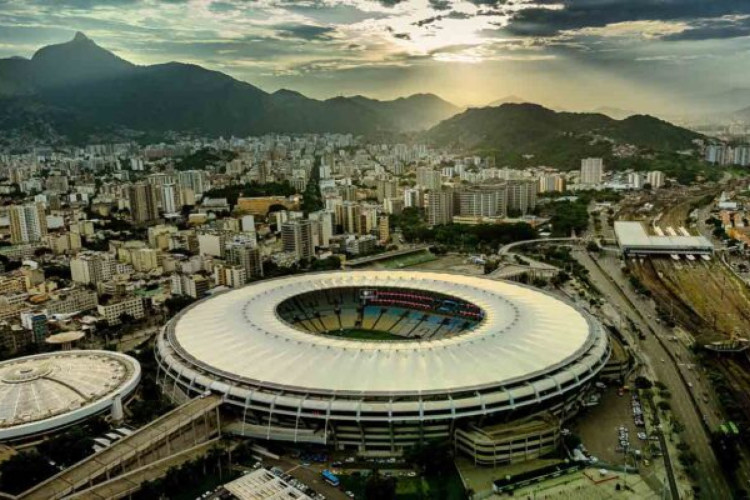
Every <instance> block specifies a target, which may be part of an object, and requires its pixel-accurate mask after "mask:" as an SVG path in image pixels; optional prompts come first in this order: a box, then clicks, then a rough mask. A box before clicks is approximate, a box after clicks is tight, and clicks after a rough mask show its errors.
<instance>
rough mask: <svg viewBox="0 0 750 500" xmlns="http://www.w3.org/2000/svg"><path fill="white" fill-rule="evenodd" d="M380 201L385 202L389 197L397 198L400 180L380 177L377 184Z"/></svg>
mask: <svg viewBox="0 0 750 500" xmlns="http://www.w3.org/2000/svg"><path fill="white" fill-rule="evenodd" d="M377 195H378V202H380V203H383V200H385V199H387V198H395V197H396V196H397V195H398V181H396V180H390V179H380V180H378V184H377Z"/></svg>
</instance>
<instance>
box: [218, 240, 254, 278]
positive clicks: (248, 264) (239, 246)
mask: <svg viewBox="0 0 750 500" xmlns="http://www.w3.org/2000/svg"><path fill="white" fill-rule="evenodd" d="M226 260H227V262H228V263H230V264H233V265H238V266H241V267H242V268H243V269H244V270H245V276H246V277H247V278H248V279H249V278H260V277H262V276H263V260H262V258H261V254H260V248H258V247H257V245H256V244H255V242H254V241H251V240H246V239H243V238H236V239H235V240H234V241H231V242H229V243H227V246H226Z"/></svg>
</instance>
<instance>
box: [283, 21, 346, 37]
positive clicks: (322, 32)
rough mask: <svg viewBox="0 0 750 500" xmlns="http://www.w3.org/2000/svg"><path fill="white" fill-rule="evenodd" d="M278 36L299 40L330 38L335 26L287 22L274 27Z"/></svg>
mask: <svg viewBox="0 0 750 500" xmlns="http://www.w3.org/2000/svg"><path fill="white" fill-rule="evenodd" d="M275 29H276V31H277V33H278V34H279V36H282V37H285V38H299V39H300V40H330V39H331V38H332V37H331V35H332V34H333V32H335V31H336V29H335V28H332V27H330V26H315V25H312V24H288V25H280V26H276V27H275Z"/></svg>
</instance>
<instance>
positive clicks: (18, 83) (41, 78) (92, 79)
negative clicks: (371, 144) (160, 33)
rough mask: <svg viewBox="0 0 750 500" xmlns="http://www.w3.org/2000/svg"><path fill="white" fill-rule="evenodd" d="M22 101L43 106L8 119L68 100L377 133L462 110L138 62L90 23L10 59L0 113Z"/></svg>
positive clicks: (179, 118)
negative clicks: (106, 44) (315, 94)
mask: <svg viewBox="0 0 750 500" xmlns="http://www.w3.org/2000/svg"><path fill="white" fill-rule="evenodd" d="M20 97H25V98H29V97H30V98H31V101H28V100H23V101H19V98H20ZM22 105H26V106H29V105H30V106H31V108H33V109H27V110H26V111H27V113H16V115H15V118H14V120H9V119H3V116H0V128H2V127H4V126H7V125H8V124H9V123H11V122H12V123H13V124H15V125H19V124H21V125H23V120H21V118H20V117H22V116H25V114H32V115H33V116H35V117H36V119H38V120H45V119H49V120H51V121H52V125H53V126H55V124H57V125H58V128H61V127H60V125H61V123H60V121H59V118H60V114H59V111H61V110H62V111H64V112H68V113H70V114H71V115H73V116H74V117H75V120H73V121H74V122H76V123H79V124H80V125H81V126H82V127H83V128H86V127H88V128H92V129H94V128H97V127H102V126H118V127H126V128H130V129H134V130H143V131H148V132H165V131H172V130H176V131H196V132H202V133H207V134H238V135H242V134H261V133H267V132H280V133H302V132H350V133H355V134H368V133H375V132H381V131H398V132H413V131H419V130H424V129H427V128H429V127H430V126H432V125H435V124H437V123H438V122H439V121H441V120H442V119H444V118H447V117H449V116H451V115H453V114H454V113H455V112H457V111H458V110H459V108H458V107H456V106H454V105H453V104H451V103H448V102H447V101H445V100H443V99H441V98H439V97H438V96H435V95H433V94H415V95H414V96H408V97H400V98H398V99H394V100H391V101H380V100H376V99H370V98H365V97H363V96H362V97H356V96H355V97H336V98H332V99H326V100H318V99H312V98H309V97H306V96H304V95H303V94H301V93H299V92H296V91H294V90H289V89H282V90H280V91H277V92H274V93H268V92H266V91H264V90H262V89H260V88H259V87H256V86H254V85H252V84H251V83H248V82H244V81H242V80H238V79H236V78H234V77H232V76H230V75H227V74H225V73H222V72H219V71H214V70H210V69H207V68H204V67H202V66H198V65H194V64H185V63H180V62H168V63H162V64H155V65H149V66H138V65H135V64H133V63H131V62H129V61H126V60H125V59H122V58H120V57H119V56H117V55H115V54H114V53H112V52H110V51H108V50H106V49H104V48H102V47H100V46H99V45H97V44H96V43H95V42H94V41H93V40H91V39H90V38H88V37H87V36H86V35H85V34H83V33H81V32H78V33H76V35H75V36H74V37H73V39H72V40H70V41H68V42H65V43H61V44H55V45H49V46H46V47H42V48H40V49H39V50H37V51H36V53H35V54H34V56H33V57H32V58H31V59H23V60H19V59H15V58H12V59H11V58H9V59H0V115H2V114H3V111H6V115H7V110H8V109H11V108H14V107H15V109H16V111H19V109H18V108H19V106H22ZM21 111H24V110H21ZM6 118H7V116H6ZM69 121H70V120H68V122H69ZM60 132H61V133H62V132H65V131H62V130H61V131H60Z"/></svg>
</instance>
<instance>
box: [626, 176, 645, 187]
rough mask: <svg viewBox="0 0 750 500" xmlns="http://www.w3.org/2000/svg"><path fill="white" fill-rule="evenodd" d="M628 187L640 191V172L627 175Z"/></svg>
mask: <svg viewBox="0 0 750 500" xmlns="http://www.w3.org/2000/svg"><path fill="white" fill-rule="evenodd" d="M628 185H629V186H630V187H631V188H633V189H641V188H642V187H643V174H642V173H640V172H630V173H629V174H628Z"/></svg>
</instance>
